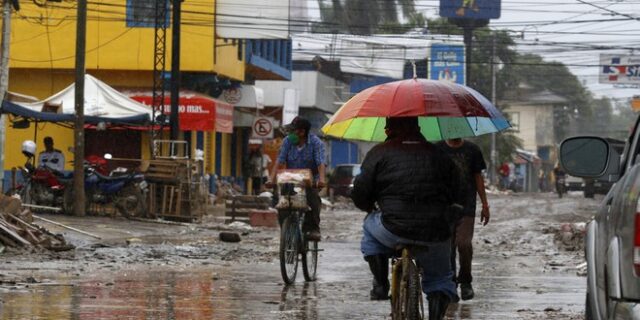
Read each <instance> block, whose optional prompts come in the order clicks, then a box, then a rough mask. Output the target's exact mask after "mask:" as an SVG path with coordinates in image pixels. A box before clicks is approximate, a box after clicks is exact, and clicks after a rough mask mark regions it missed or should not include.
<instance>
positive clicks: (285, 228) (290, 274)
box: [280, 216, 300, 284]
mask: <svg viewBox="0 0 640 320" xmlns="http://www.w3.org/2000/svg"><path fill="white" fill-rule="evenodd" d="M299 241H300V237H299V235H298V225H297V221H295V219H294V218H293V217H292V216H289V217H287V218H285V220H284V222H283V223H282V227H281V229H280V273H281V274H282V280H284V282H285V283H286V284H292V283H293V282H294V281H295V280H296V274H297V273H298V249H299Z"/></svg>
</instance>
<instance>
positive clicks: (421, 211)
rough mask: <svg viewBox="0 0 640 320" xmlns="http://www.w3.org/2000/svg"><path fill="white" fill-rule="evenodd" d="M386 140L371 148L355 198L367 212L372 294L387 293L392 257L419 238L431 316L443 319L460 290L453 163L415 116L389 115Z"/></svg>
mask: <svg viewBox="0 0 640 320" xmlns="http://www.w3.org/2000/svg"><path fill="white" fill-rule="evenodd" d="M385 133H386V134H387V140H386V141H385V142H383V143H380V144H378V145H376V146H375V147H373V149H371V151H369V152H368V153H367V155H366V156H365V159H364V161H363V162H362V166H361V173H360V175H358V176H357V177H356V178H355V181H354V185H353V191H352V193H351V198H352V200H353V202H354V204H355V205H356V206H357V207H358V208H359V209H361V210H363V211H366V212H367V213H368V214H367V216H366V218H365V221H364V225H363V238H362V242H361V250H362V253H363V255H364V259H365V260H366V261H367V262H368V263H369V268H370V270H371V273H372V274H373V289H372V290H371V293H370V295H371V299H372V300H386V299H388V298H389V296H388V294H389V279H388V273H389V258H390V257H391V256H392V255H393V254H394V253H395V249H396V245H398V244H401V243H403V242H405V243H406V241H411V240H413V241H420V242H421V243H423V244H425V245H424V246H425V247H426V249H425V250H421V251H419V252H417V253H416V254H415V258H416V261H417V263H418V265H419V267H420V268H421V269H422V290H423V291H424V293H425V294H426V295H427V300H428V305H429V319H442V318H443V317H444V315H445V312H446V310H447V306H448V305H449V303H450V301H451V300H452V299H453V298H454V297H455V296H456V295H457V293H456V288H455V283H454V282H453V273H452V272H451V266H450V263H451V260H450V255H451V235H452V228H453V223H454V222H455V221H456V220H457V216H456V215H457V213H456V212H455V210H454V207H453V206H452V205H453V204H454V200H455V199H454V195H456V194H458V191H457V178H456V177H455V175H456V174H457V171H456V168H455V164H454V163H453V162H452V161H451V159H450V158H449V157H448V156H447V155H446V154H445V153H444V152H443V151H442V150H440V149H439V148H437V147H436V146H435V145H433V144H431V143H429V142H427V141H426V139H425V138H424V137H423V136H422V134H421V133H420V127H419V126H418V119H417V118H416V117H402V118H387V121H386V127H385Z"/></svg>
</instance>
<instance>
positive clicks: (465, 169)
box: [438, 139, 490, 300]
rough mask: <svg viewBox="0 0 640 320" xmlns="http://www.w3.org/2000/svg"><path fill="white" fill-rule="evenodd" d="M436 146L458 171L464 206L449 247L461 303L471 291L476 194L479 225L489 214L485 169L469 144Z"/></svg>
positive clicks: (454, 141) (477, 150) (452, 142)
mask: <svg viewBox="0 0 640 320" xmlns="http://www.w3.org/2000/svg"><path fill="white" fill-rule="evenodd" d="M438 146H439V147H440V148H441V149H442V150H444V152H445V153H447V154H448V155H449V156H450V157H451V159H452V160H453V162H455V164H456V167H457V168H458V171H459V173H460V174H459V178H460V181H459V184H460V195H459V196H460V201H461V203H460V204H461V205H462V206H463V207H464V209H463V214H462V217H461V218H460V220H459V221H458V223H457V224H456V227H455V229H454V236H453V239H452V240H453V245H452V246H451V267H452V270H453V273H454V276H455V274H456V249H457V252H458V253H459V260H460V271H459V273H458V274H457V276H455V278H456V283H457V284H459V285H460V296H461V298H462V300H470V299H473V296H474V292H473V287H472V286H471V282H472V280H473V276H472V275H471V260H472V259H473V245H472V243H471V240H472V239H473V229H474V222H475V216H476V194H477V195H479V196H480V201H481V202H482V211H481V214H480V222H481V223H482V224H483V225H486V224H487V223H489V218H490V212H489V203H488V202H487V195H486V193H485V187H484V178H483V177H482V171H483V170H485V169H486V168H487V165H486V164H485V162H484V158H483V156H482V151H480V148H479V147H478V146H477V145H475V144H473V143H472V142H470V141H465V140H463V139H450V140H445V141H441V142H439V143H438Z"/></svg>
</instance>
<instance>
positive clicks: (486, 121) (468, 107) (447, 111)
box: [322, 79, 511, 141]
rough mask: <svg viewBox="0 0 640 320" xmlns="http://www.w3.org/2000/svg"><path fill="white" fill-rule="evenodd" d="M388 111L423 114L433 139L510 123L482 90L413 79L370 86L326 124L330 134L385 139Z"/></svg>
mask: <svg viewBox="0 0 640 320" xmlns="http://www.w3.org/2000/svg"><path fill="white" fill-rule="evenodd" d="M387 117H418V122H419V124H420V130H421V131H422V134H423V135H424V136H425V138H427V140H430V141H437V140H443V139H453V138H466V137H475V136H479V135H483V134H487V133H493V132H499V131H502V130H504V129H507V128H509V127H510V126H511V125H510V124H509V122H508V121H507V119H505V117H504V116H503V115H502V114H501V113H500V111H498V109H497V108H496V107H495V106H494V105H493V104H492V103H491V102H489V100H488V99H487V98H485V97H484V96H483V95H481V94H480V93H479V92H477V91H475V90H473V89H471V88H469V87H467V86H463V85H459V84H455V83H452V82H447V81H436V80H426V79H409V80H401V81H395V82H389V83H385V84H381V85H377V86H374V87H371V88H368V89H366V90H364V91H362V92H360V93H358V94H357V95H355V96H354V97H353V98H351V99H349V101H347V102H346V103H345V104H343V105H342V107H340V109H338V111H336V113H335V114H334V115H333V116H332V117H331V119H329V121H328V122H327V123H326V124H325V125H324V126H323V127H322V132H323V133H324V134H325V135H328V136H332V137H336V138H341V139H349V140H362V141H384V140H385V139H386V137H387V136H386V134H385V133H384V127H385V124H386V118H387Z"/></svg>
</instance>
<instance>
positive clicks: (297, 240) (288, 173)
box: [276, 169, 322, 284]
mask: <svg viewBox="0 0 640 320" xmlns="http://www.w3.org/2000/svg"><path fill="white" fill-rule="evenodd" d="M276 179H277V184H276V187H277V189H276V193H277V194H279V201H278V204H277V205H276V209H278V220H279V221H280V250H279V255H280V273H281V275H282V280H284V282H285V283H286V284H292V283H293V282H295V279H296V275H297V273H298V261H299V260H302V272H303V275H304V279H305V280H306V281H315V280H316V274H317V270H318V252H319V251H322V250H321V249H318V241H310V240H307V239H306V237H305V235H304V234H303V232H302V223H303V221H304V216H305V214H306V212H307V211H308V210H309V206H308V205H307V197H306V193H305V188H306V187H307V186H309V185H310V181H311V180H310V179H311V171H310V170H307V169H285V170H280V171H279V172H278V174H277V178H276ZM299 257H300V258H299Z"/></svg>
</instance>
